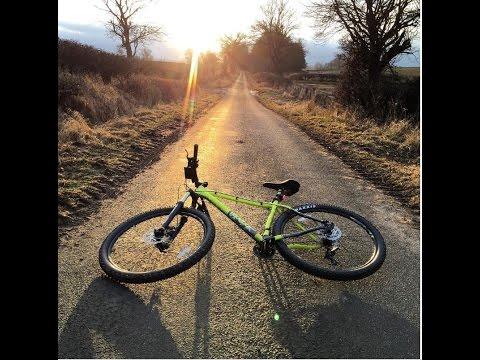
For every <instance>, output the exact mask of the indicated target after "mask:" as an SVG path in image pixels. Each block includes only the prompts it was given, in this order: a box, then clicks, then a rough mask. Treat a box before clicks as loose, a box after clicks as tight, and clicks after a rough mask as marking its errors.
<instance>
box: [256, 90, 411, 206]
mask: <svg viewBox="0 0 480 360" xmlns="http://www.w3.org/2000/svg"><path fill="white" fill-rule="evenodd" d="M257 91H258V97H259V100H260V102H262V103H263V104H264V105H265V106H266V107H268V108H270V109H272V110H274V111H275V112H278V113H280V114H281V115H283V116H284V117H285V118H287V119H289V120H290V121H292V122H293V123H295V124H297V125H298V126H299V127H300V128H301V129H303V130H304V131H305V132H306V133H307V134H309V135H310V136H311V137H312V138H314V139H315V140H317V141H318V142H319V143H321V144H322V145H324V146H325V147H327V148H328V149H330V150H331V151H332V152H333V153H335V154H336V155H337V156H339V157H340V158H342V160H343V161H344V162H346V163H347V164H349V165H350V166H351V167H353V168H354V169H355V170H356V171H358V172H359V173H360V174H362V175H363V176H365V177H366V178H368V179H370V180H371V181H372V182H374V183H375V184H376V185H377V186H378V187H380V188H382V189H383V190H384V191H385V192H387V193H390V194H391V195H394V196H395V197H397V198H398V199H400V200H401V201H402V202H403V203H404V204H406V205H407V206H409V207H410V208H412V209H414V210H418V209H419V200H420V199H419V186H420V182H419V179H420V166H419V161H420V131H419V128H418V127H415V126H412V125H411V124H410V123H409V122H408V121H406V120H403V119H398V120H394V121H391V122H389V123H388V124H386V125H377V124H376V123H375V122H374V121H370V120H368V119H362V118H360V117H359V116H357V114H355V113H354V112H351V111H348V110H345V109H343V108H341V107H339V106H332V107H328V108H323V107H320V106H318V105H316V104H315V103H314V102H313V101H296V100H293V99H292V98H288V97H286V96H284V95H282V93H281V91H280V90H275V89H272V88H265V87H258V86H257Z"/></svg>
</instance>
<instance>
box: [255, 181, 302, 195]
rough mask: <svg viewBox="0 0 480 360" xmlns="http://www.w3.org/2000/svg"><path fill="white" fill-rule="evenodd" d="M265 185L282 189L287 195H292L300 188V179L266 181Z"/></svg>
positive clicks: (274, 188)
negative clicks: (275, 181)
mask: <svg viewBox="0 0 480 360" xmlns="http://www.w3.org/2000/svg"><path fill="white" fill-rule="evenodd" d="M263 186H265V187H266V188H269V189H273V190H282V191H283V193H284V194H285V195H287V196H292V195H293V194H295V193H296V192H298V190H299V189H300V183H299V182H298V181H295V180H292V179H289V180H285V181H282V182H278V183H273V182H266V183H263Z"/></svg>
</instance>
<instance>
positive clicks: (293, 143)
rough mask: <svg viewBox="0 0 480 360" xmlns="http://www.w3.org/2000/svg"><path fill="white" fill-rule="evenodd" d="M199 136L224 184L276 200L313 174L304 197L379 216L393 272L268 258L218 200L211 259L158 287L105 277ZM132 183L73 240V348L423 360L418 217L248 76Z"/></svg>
mask: <svg viewBox="0 0 480 360" xmlns="http://www.w3.org/2000/svg"><path fill="white" fill-rule="evenodd" d="M194 143H198V144H199V145H200V152H199V159H200V167H199V175H200V178H201V179H202V180H207V181H208V182H209V187H211V188H215V189H218V190H223V191H227V192H234V193H236V194H238V195H239V196H242V195H243V196H254V197H257V198H263V199H266V200H270V199H271V197H272V195H273V194H272V191H271V190H268V189H265V188H263V187H262V186H261V184H262V182H264V181H267V180H281V179H285V178H290V177H291V178H295V179H297V180H298V181H299V182H300V183H301V189H300V192H299V193H297V194H295V195H294V196H292V197H291V198H290V200H291V202H292V203H298V204H300V203H304V202H307V201H312V200H313V201H316V202H320V203H331V204H335V205H339V206H343V207H346V208H349V209H351V210H353V211H356V212H358V213H359V214H362V215H363V216H365V217H366V218H368V219H370V220H371V221H372V222H373V223H374V224H375V225H376V226H377V227H378V228H379V230H380V231H381V232H382V234H383V235H384V237H385V241H386V243H387V250H388V252H387V259H386V261H385V263H384V265H383V267H382V268H381V269H380V270H379V271H378V272H377V273H375V274H374V275H372V276H370V277H368V278H366V279H363V280H359V281H355V282H347V283H345V282H333V281H327V280H322V279H318V278H315V277H312V276H309V275H307V274H304V273H302V272H301V271H299V270H297V269H296V268H294V267H292V266H291V265H289V264H288V263H287V262H285V261H283V260H282V258H281V257H280V256H279V255H278V254H277V255H275V257H274V259H273V260H266V261H265V260H259V259H258V258H257V257H255V256H254V255H253V253H252V246H253V243H252V240H251V239H249V238H247V237H246V235H245V234H244V233H243V232H242V231H241V230H239V229H238V228H236V227H235V226H234V225H233V224H232V223H231V222H229V221H228V220H227V219H226V218H225V217H224V216H223V215H222V214H220V213H218V212H216V211H214V209H213V208H211V212H212V218H213V221H214V223H215V225H216V229H217V236H216V240H215V243H214V245H213V248H212V250H211V252H210V253H209V255H208V256H206V257H205V258H204V259H203V260H202V261H201V262H200V263H199V264H197V265H196V266H194V267H193V268H191V269H190V270H188V271H187V272H185V273H183V274H180V275H179V276H177V277H174V278H172V279H169V280H166V281H163V282H158V283H154V284H149V285H128V286H123V285H119V284H116V283H114V282H111V281H110V280H108V279H106V278H105V277H104V276H103V275H102V272H101V270H100V268H99V266H98V263H97V250H98V248H99V246H100V243H101V242H102V240H103V239H104V238H105V236H106V235H107V234H108V233H109V232H110V231H111V230H112V229H113V228H114V226H116V225H117V224H118V223H120V222H122V221H123V220H124V219H125V218H127V217H129V216H132V215H134V214H136V213H139V212H141V211H145V210H148V209H152V208H156V207H160V206H167V205H168V206H169V205H172V204H174V203H175V201H176V198H177V190H178V188H179V185H181V184H182V183H183V166H184V164H185V151H184V149H185V148H188V149H191V148H192V146H193V144H194ZM124 190H125V191H124V192H123V194H122V195H121V196H119V197H118V198H116V199H110V200H106V201H104V202H103V204H102V207H101V208H100V210H99V212H98V213H97V214H95V215H93V216H91V217H90V218H89V219H88V220H87V221H86V222H85V223H84V224H83V225H82V226H79V227H77V228H75V229H73V230H72V231H70V232H69V233H68V234H67V235H66V236H65V237H64V238H63V239H62V240H61V241H62V243H63V245H62V246H60V248H59V253H58V256H59V264H58V299H59V305H58V309H59V325H58V326H59V328H58V336H59V338H58V342H59V356H60V357H71V358H78V357H82V358H92V357H97V358H98V357H103V358H105V357H127V358H180V357H195V358H199V357H200V358H205V357H207V358H219V357H221V358H266V357H269V358H272V357H282V358H289V357H296V358H338V357H340V358H352V357H354V358H365V357H367V358H415V357H419V353H420V330H419V329H420V316H419V311H420V306H419V305H420V304H419V303H420V301H419V299H420V294H419V292H420V281H419V273H420V257H419V254H420V251H419V230H418V228H416V226H415V225H414V222H412V219H411V216H410V215H409V213H408V212H407V211H405V210H404V209H403V208H402V207H401V206H400V205H399V204H398V203H397V202H396V201H395V200H393V199H392V198H390V197H388V196H386V195H384V194H383V193H382V192H380V191H379V190H377V189H375V188H374V187H373V186H371V185H370V184H369V183H367V182H366V181H364V180H362V179H360V178H358V177H357V176H356V175H355V173H354V172H353V171H352V170H350V168H348V167H347V166H346V165H344V164H343V163H342V162H341V161H340V160H339V159H338V158H336V157H334V156H332V155H331V154H329V153H328V152H326V151H325V149H323V148H322V147H321V146H319V145H318V144H316V143H315V142H313V141H312V140H310V139H309V138H308V137H307V136H306V135H305V134H303V133H302V132H301V131H299V130H297V129H296V128H295V127H294V126H293V125H291V124H289V123H288V122H287V121H286V120H284V119H283V118H281V117H280V116H278V115H276V114H274V113H272V112H271V111H269V110H267V109H265V108H264V107H262V106H261V105H260V104H259V103H258V102H257V101H256V99H255V97H254V96H252V95H251V94H250V92H249V90H248V85H247V83H246V81H245V77H244V76H240V77H239V78H238V79H237V81H236V83H235V85H234V86H233V87H232V88H231V89H230V91H229V93H228V95H227V96H226V97H225V99H224V100H222V102H221V103H219V104H218V105H217V106H216V107H214V108H213V109H212V110H211V111H210V112H209V114H208V115H207V116H205V117H204V118H202V119H200V120H199V121H198V122H197V123H196V124H195V125H194V126H193V127H192V128H190V129H189V130H188V131H187V133H186V134H185V136H184V137H183V138H182V139H181V140H179V141H178V142H177V143H176V144H173V145H170V146H169V147H167V148H166V149H165V151H164V154H163V155H162V158H161V160H160V161H158V162H157V163H155V164H154V165H152V166H151V167H150V168H148V169H147V170H145V171H144V172H142V173H141V174H139V175H138V176H137V177H135V178H134V179H133V180H132V181H130V182H129V183H128V184H126V186H125V189H124ZM232 208H233V209H234V210H237V211H238V213H240V214H241V215H242V216H244V219H245V220H247V221H248V222H250V223H251V224H255V225H257V226H259V225H260V224H261V223H262V222H263V219H264V216H265V213H264V212H263V211H262V210H258V211H256V210H255V211H251V208H245V209H244V210H242V209H241V208H240V207H237V206H232ZM275 313H278V314H279V315H280V319H279V320H278V321H276V320H274V314H275Z"/></svg>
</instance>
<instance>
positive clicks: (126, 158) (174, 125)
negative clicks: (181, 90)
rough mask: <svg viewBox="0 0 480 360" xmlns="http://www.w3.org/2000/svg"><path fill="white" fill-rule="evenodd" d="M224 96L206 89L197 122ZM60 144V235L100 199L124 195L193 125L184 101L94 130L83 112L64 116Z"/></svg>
mask: <svg viewBox="0 0 480 360" xmlns="http://www.w3.org/2000/svg"><path fill="white" fill-rule="evenodd" d="M222 96H223V95H222V94H221V93H219V92H214V91H206V90H203V91H201V92H200V94H199V96H198V97H197V104H196V109H195V113H194V116H193V119H192V121H193V120H195V119H197V118H199V117H201V116H202V115H204V114H205V113H206V112H207V111H208V110H209V109H210V108H211V107H212V106H213V105H215V104H216V103H217V102H218V101H219V100H220V99H221V98H222ZM60 117H61V119H59V129H58V131H59V144H58V160H59V165H58V223H59V228H60V230H62V229H63V228H65V227H67V226H72V225H75V224H77V223H79V222H80V221H81V220H82V219H84V218H85V217H86V216H88V215H89V214H91V213H92V212H93V211H94V210H95V209H96V208H97V207H98V205H99V203H100V200H101V199H104V198H107V197H113V196H116V195H118V194H119V193H120V186H121V185H122V184H124V183H125V182H126V181H127V180H129V179H131V178H132V177H133V176H134V175H135V174H136V173H137V172H139V171H140V170H141V169H143V168H144V167H145V166H147V165H149V164H151V163H152V162H154V161H155V160H156V159H158V157H159V154H160V151H161V150H162V149H163V148H164V147H165V146H166V145H167V144H169V143H171V142H173V141H175V140H176V139H178V137H179V136H180V135H181V134H182V133H183V131H184V130H185V129H186V128H188V127H189V125H190V124H191V123H192V121H188V120H185V119H184V117H183V116H182V102H181V101H180V100H179V101H175V102H170V103H164V104H157V105H156V106H154V107H151V108H139V109H137V110H136V111H135V112H134V114H133V115H126V116H120V117H116V118H113V119H111V120H108V121H106V122H104V123H102V124H98V125H90V122H89V121H88V119H86V118H85V117H84V116H83V115H82V114H81V113H79V112H77V111H70V112H68V113H61V114H60Z"/></svg>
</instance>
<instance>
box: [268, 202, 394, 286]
mask: <svg viewBox="0 0 480 360" xmlns="http://www.w3.org/2000/svg"><path fill="white" fill-rule="evenodd" d="M296 210H297V211H298V212H300V213H302V214H306V215H308V216H310V217H313V218H315V219H319V220H322V221H327V222H328V223H329V224H333V225H332V226H334V228H335V230H334V231H333V232H332V233H331V235H329V236H326V235H325V233H323V232H322V231H317V232H311V233H308V234H305V235H302V236H298V237H293V238H287V239H284V240H279V241H276V242H275V245H276V247H277V249H278V251H279V252H280V254H281V255H282V256H283V257H284V258H285V260H287V261H288V262H289V263H291V264H292V265H294V266H296V267H297V268H299V269H301V270H303V271H305V272H307V273H309V274H311V275H315V276H318V277H322V278H325V279H330V280H356V279H361V278H364V277H366V276H369V275H371V274H372V273H374V272H375V271H377V270H378V269H379V268H380V266H382V263H383V261H384V260H385V256H386V247H385V242H384V240H383V237H382V235H381V234H380V232H379V231H378V230H377V229H376V228H375V227H374V226H373V225H372V224H371V223H370V222H369V221H367V220H366V219H365V218H363V217H362V216H360V215H358V214H355V213H354V212H352V211H349V210H345V209H342V208H339V207H335V206H329V205H317V204H306V205H303V206H299V207H297V208H296ZM318 225H319V222H317V221H314V220H311V219H308V218H306V217H303V216H301V215H299V214H297V213H295V212H293V211H287V212H285V213H283V214H282V215H280V216H279V217H278V219H277V221H276V222H275V224H274V227H273V233H274V235H279V234H290V233H295V232H300V231H303V230H306V229H311V228H313V227H316V226H318Z"/></svg>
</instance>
